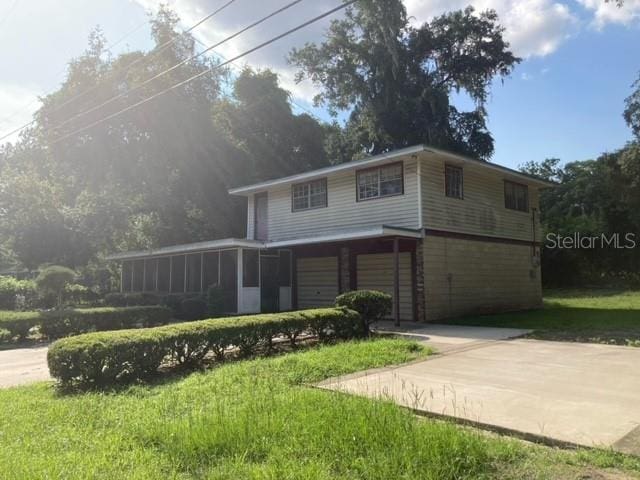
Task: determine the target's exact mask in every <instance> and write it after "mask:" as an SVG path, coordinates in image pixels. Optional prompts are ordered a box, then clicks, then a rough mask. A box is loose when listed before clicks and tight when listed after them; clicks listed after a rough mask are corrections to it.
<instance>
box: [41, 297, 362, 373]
mask: <svg viewBox="0 0 640 480" xmlns="http://www.w3.org/2000/svg"><path fill="white" fill-rule="evenodd" d="M302 332H314V333H315V334H316V335H318V336H319V338H320V339H321V340H324V341H326V340H330V339H338V338H340V339H343V338H352V337H356V336H360V335H362V329H361V321H360V316H359V315H358V314H357V313H356V312H354V311H352V310H348V309H346V308H325V309H317V310H302V311H299V312H289V313H277V314H266V315H251V316H243V317H229V318H224V319H210V320H201V321H198V322H188V323H181V324H175V325H169V326H164V327H157V328H150V329H147V330H123V331H119V332H108V333H107V332H102V333H90V334H86V335H80V336H77V337H70V338H66V339H62V340H59V341H57V342H55V343H54V344H53V345H52V346H51V347H50V348H49V352H48V355H47V361H48V364H49V370H50V372H51V375H52V376H53V377H55V378H57V379H58V381H59V382H60V383H61V384H63V385H69V384H73V383H78V384H84V385H86V384H94V385H108V384H111V383H114V382H119V381H129V380H137V379H142V378H145V377H147V376H149V375H151V374H154V373H155V372H157V370H158V368H159V367H160V365H161V364H162V362H163V360H165V359H168V358H171V359H173V360H174V361H175V362H177V363H178V364H197V363H199V362H201V361H202V360H203V358H204V357H205V356H206V355H207V354H208V353H213V354H214V355H215V356H216V358H218V359H222V358H223V357H224V352H225V350H227V349H229V348H231V347H237V348H238V350H239V352H240V354H242V355H250V354H253V353H256V350H257V349H259V348H264V349H267V350H269V349H270V348H271V347H272V342H273V339H274V338H277V337H286V338H289V339H290V340H291V341H292V342H293V343H295V339H296V338H297V336H298V335H300V334H301V333H302Z"/></svg>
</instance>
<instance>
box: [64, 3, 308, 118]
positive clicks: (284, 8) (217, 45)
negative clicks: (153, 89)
mask: <svg viewBox="0 0 640 480" xmlns="http://www.w3.org/2000/svg"><path fill="white" fill-rule="evenodd" d="M302 1H303V0H294V1H292V2H290V3H288V4H286V5H284V6H283V7H281V8H279V9H277V10H275V11H273V12H271V13H270V14H269V15H266V16H265V17H262V18H261V19H259V20H256V21H255V22H253V23H252V24H250V25H248V26H246V27H244V28H242V29H240V30H238V31H237V32H235V33H234V34H232V35H229V36H228V37H226V38H224V39H222V40H220V41H219V42H217V43H215V44H213V45H211V46H208V47H207V48H206V49H204V50H203V51H201V52H198V53H196V54H194V55H191V56H190V57H188V58H185V59H184V60H182V61H180V62H178V63H176V64H175V65H173V66H172V67H169V68H167V69H166V70H164V71H162V72H160V73H157V74H156V75H154V76H152V77H151V78H148V79H147V80H145V81H143V82H142V83H140V84H138V85H136V86H135V87H133V88H132V89H131V90H128V91H126V92H123V93H120V94H118V95H115V96H114V97H111V98H109V99H108V100H105V101H104V102H102V103H99V104H98V105H94V106H93V107H91V108H89V109H88V110H84V111H82V112H80V113H77V114H76V115H73V116H72V117H70V118H68V119H66V120H64V121H63V122H62V123H59V124H58V125H56V126H54V127H52V128H53V129H58V128H60V127H63V126H64V125H67V124H68V123H69V122H72V121H73V120H75V119H77V118H80V117H84V116H85V115H87V114H89V113H92V112H95V111H96V110H99V109H100V108H102V107H105V106H107V105H109V104H111V103H113V102H115V101H117V100H120V99H121V98H125V97H127V96H129V95H131V94H132V93H133V92H136V91H138V90H140V89H141V88H142V87H144V86H145V85H148V84H149V83H151V82H153V81H154V80H157V79H158V78H160V77H163V76H165V75H167V74H169V73H171V72H172V71H174V70H175V69H177V68H179V67H181V66H182V65H185V64H186V63H188V62H190V61H192V60H195V59H196V58H198V57H200V56H201V55H204V54H206V53H208V52H210V51H212V50H213V49H214V48H217V47H219V46H220V45H222V44H224V43H226V42H228V41H230V40H233V39H234V38H236V37H237V36H239V35H241V34H243V33H245V32H246V31H248V30H251V29H252V28H255V27H257V26H258V25H260V24H261V23H264V22H266V21H267V20H269V19H270V18H273V17H275V16H276V15H279V14H280V13H282V12H284V11H285V10H288V9H289V8H291V7H293V6H295V5H297V4H299V3H300V2H302ZM200 23H202V22H200Z"/></svg>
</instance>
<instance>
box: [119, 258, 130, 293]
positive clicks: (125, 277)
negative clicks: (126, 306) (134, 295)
mask: <svg viewBox="0 0 640 480" xmlns="http://www.w3.org/2000/svg"><path fill="white" fill-rule="evenodd" d="M131 264H132V262H130V261H129V262H122V285H121V288H122V291H123V292H130V291H131Z"/></svg>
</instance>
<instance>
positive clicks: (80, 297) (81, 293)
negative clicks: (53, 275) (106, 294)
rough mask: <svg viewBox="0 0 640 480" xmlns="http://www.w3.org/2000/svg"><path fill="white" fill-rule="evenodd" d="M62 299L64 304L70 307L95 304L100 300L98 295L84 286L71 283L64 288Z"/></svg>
mask: <svg viewBox="0 0 640 480" xmlns="http://www.w3.org/2000/svg"><path fill="white" fill-rule="evenodd" d="M63 297H64V300H65V303H70V304H72V305H79V304H90V303H95V302H97V301H98V300H99V299H100V295H98V294H97V293H96V292H94V291H93V290H91V289H90V288H88V287H85V286H84V285H80V284H78V283H71V284H69V285H66V286H65V287H64V293H63Z"/></svg>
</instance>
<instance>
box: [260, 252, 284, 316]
mask: <svg viewBox="0 0 640 480" xmlns="http://www.w3.org/2000/svg"><path fill="white" fill-rule="evenodd" d="M276 252H277V251H276ZM279 264H280V257H279V256H278V255H277V253H276V255H275V256H273V255H271V256H261V257H260V306H261V307H260V309H261V311H262V313H274V312H279V311H280V286H279V276H278V267H279Z"/></svg>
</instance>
